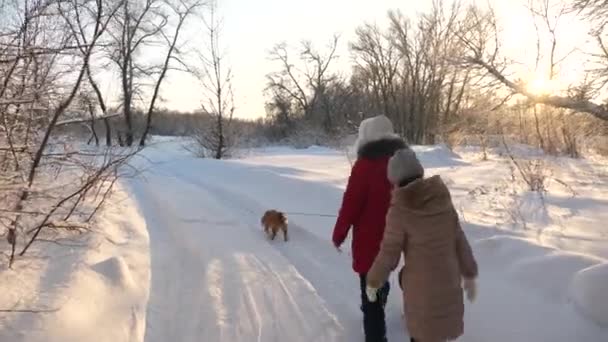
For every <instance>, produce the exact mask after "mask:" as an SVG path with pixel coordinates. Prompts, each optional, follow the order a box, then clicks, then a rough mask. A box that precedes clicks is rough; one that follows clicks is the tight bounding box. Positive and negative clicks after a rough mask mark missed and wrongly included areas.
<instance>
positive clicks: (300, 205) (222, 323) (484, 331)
mask: <svg viewBox="0 0 608 342" xmlns="http://www.w3.org/2000/svg"><path fill="white" fill-rule="evenodd" d="M174 152H175V151H174V150H171V151H167V150H165V149H163V148H157V149H154V148H153V149H150V150H149V151H147V152H146V153H147V157H148V159H149V160H151V161H152V162H153V163H154V165H153V166H152V167H150V168H149V170H148V171H146V172H145V174H144V176H145V177H143V178H141V179H134V180H132V181H131V182H130V188H131V190H132V191H133V193H134V195H135V198H136V200H137V202H138V203H139V206H140V210H141V212H142V213H143V215H144V217H145V220H146V223H147V226H148V231H149V235H150V250H151V251H150V253H151V285H150V286H151V288H150V298H149V302H148V309H147V318H146V332H145V341H146V342H155V341H263V342H266V341H285V340H289V341H293V342H297V341H345V342H352V341H362V340H363V338H362V331H361V324H360V319H361V313H360V311H359V290H358V279H357V278H356V275H355V274H353V272H352V271H351V269H350V257H349V251H348V248H347V249H346V250H345V251H344V253H342V254H339V253H337V252H336V251H335V250H334V249H333V247H332V246H331V243H330V241H329V237H330V234H331V228H332V226H333V223H334V219H333V218H331V217H324V216H314V215H312V216H306V215H297V214H295V213H311V214H315V213H316V214H334V213H335V212H336V210H337V208H338V206H339V204H340V199H341V194H342V191H343V186H344V182H345V180H346V177H347V175H348V163H347V162H346V161H345V160H344V159H343V157H341V156H340V155H339V154H338V153H327V154H324V153H320V154H318V155H315V156H311V155H306V154H304V155H301V156H300V155H297V153H295V152H294V153H292V154H290V155H287V156H281V155H277V156H271V157H270V158H259V159H256V158H249V159H245V160H242V161H228V162H218V161H213V160H198V159H194V158H191V157H190V156H187V155H179V154H177V155H176V154H175V153H174ZM268 208H279V209H281V210H284V211H286V212H288V213H289V212H291V213H294V215H291V217H290V237H291V239H290V241H289V242H287V243H284V242H283V241H282V240H281V239H278V240H277V241H273V242H270V241H268V240H267V239H266V238H265V236H264V235H263V234H262V231H261V228H260V227H259V217H260V216H261V214H262V212H263V211H264V210H266V209H268ZM465 229H466V231H467V234H468V235H469V237H470V239H471V240H473V241H475V243H474V249H475V253H476V255H477V256H478V259H480V260H479V261H480V266H481V279H480V296H479V298H478V301H477V302H476V303H475V304H474V305H469V304H467V314H466V322H465V324H466V328H465V329H466V333H465V336H463V337H462V338H461V339H460V340H461V341H467V342H486V341H498V342H500V341H514V340H518V341H547V342H560V341H564V342H566V341H573V340H578V341H589V342H594V341H597V342H600V341H606V340H608V330H607V329H605V328H601V327H600V326H599V325H597V324H595V323H593V322H592V321H591V320H589V319H586V318H585V317H583V316H582V315H581V314H579V312H578V311H577V310H575V308H574V307H573V305H572V304H571V303H570V302H569V300H568V298H567V297H565V296H564V295H563V294H564V291H561V290H562V289H561V288H562V287H567V286H566V285H565V284H557V285H556V288H557V289H556V290H554V291H553V289H548V290H547V291H545V290H546V289H544V288H534V287H536V286H537V285H538V286H542V285H543V284H544V283H543V281H542V279H540V278H542V276H537V277H534V274H532V276H530V274H526V272H528V273H530V272H532V271H533V270H534V268H530V267H528V268H525V267H515V266H514V265H518V262H519V263H521V264H523V265H524V266H526V265H529V262H528V261H529V259H526V257H539V256H540V257H542V256H543V255H545V254H547V253H550V252H551V251H548V250H546V249H543V248H542V247H537V246H534V245H528V244H526V243H523V245H522V240H519V239H518V238H516V237H513V236H504V234H502V233H499V232H497V231H496V230H495V229H491V228H488V227H482V226H475V225H467V226H466V228H465ZM505 251H506V252H505ZM509 251H510V252H512V253H513V254H508V252H509ZM501 253H503V254H501ZM550 260H553V259H550ZM550 260H549V261H550ZM541 261H544V259H542V260H541ZM597 262H601V260H600V259H598V261H597ZM594 263H595V262H589V261H588V260H587V259H584V260H582V261H580V263H578V264H574V265H571V267H570V268H571V270H570V271H571V273H574V272H576V271H578V270H579V269H582V268H585V267H587V266H590V265H592V264H594ZM533 266H534V267H536V266H535V265H533ZM540 267H542V262H541V265H540ZM510 270H513V271H512V272H511V271H510ZM568 275H571V274H570V273H568ZM518 277H520V278H521V279H523V280H522V281H518V279H519V278H518ZM521 279H520V280H521ZM539 279H540V280H539ZM391 281H392V283H393V284H396V282H395V279H394V278H393V279H391ZM526 281H528V282H526ZM535 281H537V282H538V284H536V283H534V282H535ZM547 281H553V279H548V280H547ZM400 305H401V303H400V296H399V294H398V293H397V291H393V292H392V294H391V298H390V301H389V305H388V308H387V320H388V322H387V324H388V330H389V340H390V341H405V340H406V336H407V335H406V334H405V332H404V331H403V323H402V322H401V317H400Z"/></svg>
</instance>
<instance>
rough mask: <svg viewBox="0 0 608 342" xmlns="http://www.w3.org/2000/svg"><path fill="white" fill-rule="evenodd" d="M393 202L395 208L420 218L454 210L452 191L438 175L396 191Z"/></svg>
mask: <svg viewBox="0 0 608 342" xmlns="http://www.w3.org/2000/svg"><path fill="white" fill-rule="evenodd" d="M392 201H393V205H394V206H397V207H400V208H402V209H404V210H407V211H409V212H410V213H413V214H415V215H418V216H426V215H436V214H439V213H444V212H449V211H453V210H454V207H453V204H452V198H451V196H450V190H449V189H448V187H447V186H446V185H445V183H444V182H443V180H442V179H441V177H440V176H438V175H437V176H433V177H429V178H425V179H419V180H416V181H414V182H412V183H410V184H408V185H406V186H404V187H401V188H397V189H395V190H394V191H393V199H392Z"/></svg>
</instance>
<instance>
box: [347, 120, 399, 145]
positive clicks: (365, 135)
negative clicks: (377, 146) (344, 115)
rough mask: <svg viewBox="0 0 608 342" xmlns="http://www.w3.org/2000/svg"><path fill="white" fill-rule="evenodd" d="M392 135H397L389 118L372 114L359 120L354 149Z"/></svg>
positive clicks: (392, 136)
mask: <svg viewBox="0 0 608 342" xmlns="http://www.w3.org/2000/svg"><path fill="white" fill-rule="evenodd" d="M394 137H397V135H396V134H395V130H394V128H393V123H392V122H391V120H389V118H387V117H386V115H378V116H374V117H371V118H368V119H365V120H363V121H361V125H359V137H358V138H357V142H356V143H355V150H358V149H359V148H360V147H361V146H363V145H365V144H366V143H368V142H371V141H376V140H380V139H384V138H394Z"/></svg>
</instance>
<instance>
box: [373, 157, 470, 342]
mask: <svg viewBox="0 0 608 342" xmlns="http://www.w3.org/2000/svg"><path fill="white" fill-rule="evenodd" d="M423 177H424V169H423V168H422V166H421V165H420V162H419V161H418V159H417V158H416V154H415V153H414V152H413V151H412V150H410V149H402V150H399V151H397V152H396V153H395V155H394V156H393V157H392V158H391V159H390V161H389V165H388V178H389V180H390V181H391V183H392V184H393V185H394V186H395V188H394V190H393V193H392V200H391V207H390V209H389V211H388V214H387V218H386V228H385V231H384V237H383V240H382V244H381V247H380V252H379V254H378V256H377V257H376V259H375V261H374V264H373V266H372V268H371V269H370V271H369V273H368V276H367V296H368V297H369V299H370V301H371V300H375V297H376V289H377V288H379V287H380V286H381V285H382V284H384V283H385V281H386V280H387V279H388V276H389V274H390V273H391V271H392V270H394V269H395V268H396V267H397V264H398V263H399V259H400V258H401V254H402V253H403V255H404V260H405V262H404V266H403V268H402V270H401V272H399V276H400V279H399V283H400V284H402V291H403V303H404V312H405V319H406V322H407V329H408V331H409V333H410V336H411V337H412V338H411V341H416V342H441V341H447V340H454V339H456V338H458V337H459V336H461V335H462V334H463V331H464V323H463V315H464V303H463V289H462V287H461V282H462V280H463V279H464V287H465V290H466V291H467V296H468V298H469V300H471V301H472V300H473V299H474V297H475V279H476V277H477V263H476V261H475V258H474V256H473V252H472V251H471V247H470V246H469V243H468V241H467V238H466V236H465V234H464V232H463V231H462V228H461V227H460V223H459V220H458V214H457V213H456V211H455V209H454V206H453V204H452V199H451V197H450V192H449V190H448V188H447V187H446V185H445V184H444V183H443V181H442V180H441V178H440V177H439V176H434V177H430V178H426V179H425V178H423Z"/></svg>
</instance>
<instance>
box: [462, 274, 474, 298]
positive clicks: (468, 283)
mask: <svg viewBox="0 0 608 342" xmlns="http://www.w3.org/2000/svg"><path fill="white" fill-rule="evenodd" d="M463 286H464V291H465V292H466V293H467V299H468V300H469V302H471V303H473V302H474V301H475V298H476V297H477V282H476V281H475V278H464V284H463Z"/></svg>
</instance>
